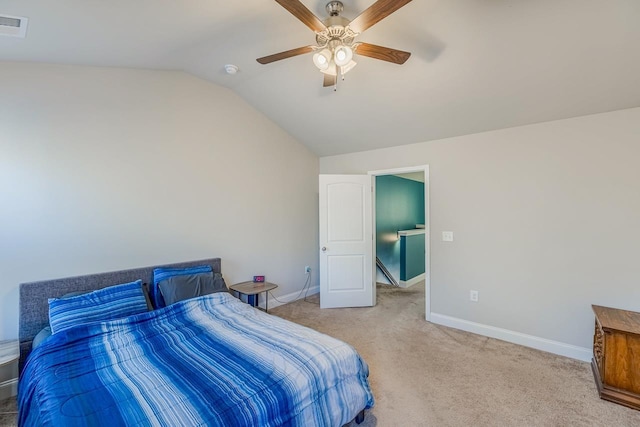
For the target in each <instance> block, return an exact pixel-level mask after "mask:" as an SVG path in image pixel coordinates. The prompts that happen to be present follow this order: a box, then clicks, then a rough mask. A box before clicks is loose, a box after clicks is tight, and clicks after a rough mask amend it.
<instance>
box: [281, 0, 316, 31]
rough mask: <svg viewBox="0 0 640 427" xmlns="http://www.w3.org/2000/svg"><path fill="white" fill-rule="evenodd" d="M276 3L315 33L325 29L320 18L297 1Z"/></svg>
mask: <svg viewBox="0 0 640 427" xmlns="http://www.w3.org/2000/svg"><path fill="white" fill-rule="evenodd" d="M276 2H278V4H279V5H280V6H282V7H284V8H285V9H287V10H288V11H289V12H291V14H292V15H293V16H295V17H296V18H298V19H299V20H300V21H302V23H303V24H304V25H306V26H307V27H309V28H311V29H312V30H313V31H315V32H316V33H319V32H320V31H324V30H326V29H327V27H326V26H325V25H324V24H323V23H322V21H321V20H320V18H318V17H317V16H316V15H314V14H313V12H311V11H310V10H309V9H307V7H306V6H305V5H303V4H302V3H301V2H300V1H299V0H276Z"/></svg>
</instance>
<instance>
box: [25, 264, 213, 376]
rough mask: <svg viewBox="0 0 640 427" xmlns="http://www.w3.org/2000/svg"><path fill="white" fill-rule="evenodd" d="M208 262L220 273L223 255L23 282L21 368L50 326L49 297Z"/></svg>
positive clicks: (147, 280) (149, 278) (147, 278)
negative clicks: (35, 340)
mask: <svg viewBox="0 0 640 427" xmlns="http://www.w3.org/2000/svg"><path fill="white" fill-rule="evenodd" d="M203 264H209V265H211V267H212V268H213V272H214V273H220V272H221V270H220V258H211V259H203V260H199V261H187V262H180V263H176V264H166V265H155V266H151V267H141V268H133V269H130V270H120V271H112V272H108V273H98V274H89V275H86V276H76V277H67V278H64V279H53V280H42V281H39V282H30V283H22V284H21V285H20V323H19V330H18V338H19V340H20V364H19V369H20V372H22V367H23V366H24V362H25V360H26V359H27V356H28V355H29V353H30V352H31V342H32V341H33V338H34V337H35V336H36V334H37V333H38V332H40V330H41V329H42V328H44V327H45V326H48V325H49V302H48V299H49V298H58V297H61V296H62V295H65V294H68V293H69V292H74V291H93V290H96V289H102V288H106V287H107V286H113V285H118V284H121V283H127V282H131V281H134V280H138V279H142V281H143V282H144V283H152V282H153V269H154V268H158V267H191V266H196V265H203Z"/></svg>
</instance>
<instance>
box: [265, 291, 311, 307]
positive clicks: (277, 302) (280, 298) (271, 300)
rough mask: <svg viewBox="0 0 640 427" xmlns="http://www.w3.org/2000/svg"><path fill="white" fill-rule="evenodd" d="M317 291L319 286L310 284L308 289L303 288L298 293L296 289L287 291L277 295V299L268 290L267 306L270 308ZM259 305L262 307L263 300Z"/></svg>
mask: <svg viewBox="0 0 640 427" xmlns="http://www.w3.org/2000/svg"><path fill="white" fill-rule="evenodd" d="M318 292H320V286H312V287H310V288H309V289H308V290H305V291H304V292H302V293H300V291H299V290H298V291H295V292H291V293H288V294H286V295H278V296H277V298H278V299H277V300H276V299H275V298H274V297H273V295H271V292H269V308H270V309H271V308H276V307H279V306H281V305H284V304H288V303H290V302H293V301H296V300H298V299H301V298H304V296H305V295H307V296H309V295H313V294H317V293H318ZM259 305H260V307H262V308H264V302H261V303H260V304H259Z"/></svg>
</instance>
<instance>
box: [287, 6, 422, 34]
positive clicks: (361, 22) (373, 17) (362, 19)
mask: <svg viewBox="0 0 640 427" xmlns="http://www.w3.org/2000/svg"><path fill="white" fill-rule="evenodd" d="M276 1H277V0H276ZM410 1H411V0H378V1H377V2H375V3H374V4H372V5H371V6H369V8H368V9H367V10H365V11H364V12H362V13H361V14H360V15H358V17H356V18H355V19H354V20H353V21H351V23H350V24H349V28H351V29H352V30H353V31H355V32H356V33H362V32H363V31H364V30H366V29H367V28H369V27H371V26H372V25H374V24H376V23H378V22H380V21H381V20H382V19H384V18H386V17H387V16H389V15H391V14H392V13H393V12H395V11H396V10H398V9H400V8H401V7H402V6H404V5H405V4H407V3H409V2H410Z"/></svg>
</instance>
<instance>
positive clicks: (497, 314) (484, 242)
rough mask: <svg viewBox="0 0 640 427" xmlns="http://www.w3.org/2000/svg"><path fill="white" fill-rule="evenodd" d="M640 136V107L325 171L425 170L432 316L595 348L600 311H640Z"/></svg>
mask: <svg viewBox="0 0 640 427" xmlns="http://www.w3.org/2000/svg"><path fill="white" fill-rule="evenodd" d="M639 137H640V108H635V109H629V110H621V111H616V112H612V113H606V114H598V115H593V116H585V117H580V118H574V119H569V120H562V121H556V122H549V123H542V124H537V125H531V126H524V127H517V128H511V129H504V130H500V131H495V132H486V133H481V134H475V135H468V136H462V137H457V138H450V139H446V140H439V141H433V142H424V143H420V144H412V145H406V146H402V147H396V148H389V149H381V150H374V151H367V152H361V153H354V154H347V155H339V156H333V157H324V158H321V159H320V171H321V173H366V172H367V171H372V170H384V169H390V168H397V167H406V166H415V165H423V164H428V165H429V168H430V190H431V200H430V203H431V231H432V239H431V251H432V257H431V270H432V271H431V297H432V302H431V304H432V305H431V307H432V312H433V313H437V314H439V315H444V316H450V317H452V318H455V319H462V320H463V321H467V322H473V323H474V324H480V325H488V326H490V327H494V328H502V329H506V330H508V331H516V332H518V333H520V334H526V335H530V336H533V337H540V338H544V339H546V340H552V341H556V342H560V343H566V344H569V345H571V346H577V347H580V348H583V349H588V348H590V347H591V343H592V335H593V321H594V320H593V313H592V311H591V304H598V305H605V306H612V307H619V308H625V309H630V310H635V311H640V163H639V162H640V139H639ZM445 230H447V231H453V232H454V236H455V241H454V242H442V239H441V235H442V231H445ZM471 289H475V290H478V291H479V292H480V294H479V295H480V300H479V302H477V303H472V302H470V301H469V290H471ZM458 323H459V324H464V322H458Z"/></svg>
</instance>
